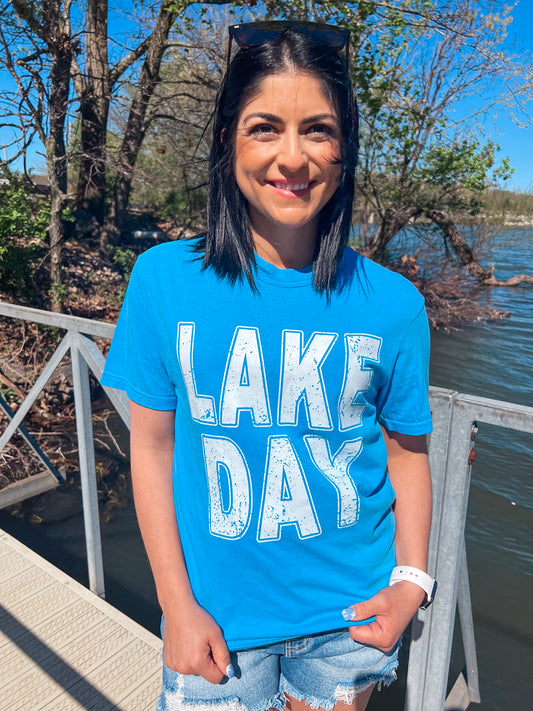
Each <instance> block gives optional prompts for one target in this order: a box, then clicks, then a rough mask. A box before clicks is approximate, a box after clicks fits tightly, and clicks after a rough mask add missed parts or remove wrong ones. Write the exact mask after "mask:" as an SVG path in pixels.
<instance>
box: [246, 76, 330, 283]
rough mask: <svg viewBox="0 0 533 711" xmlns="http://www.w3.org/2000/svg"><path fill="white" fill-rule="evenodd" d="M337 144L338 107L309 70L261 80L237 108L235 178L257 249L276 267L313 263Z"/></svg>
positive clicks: (302, 265)
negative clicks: (245, 206)
mask: <svg viewBox="0 0 533 711" xmlns="http://www.w3.org/2000/svg"><path fill="white" fill-rule="evenodd" d="M339 143H340V129H339V122H338V119H337V116H336V112H335V109H334V107H332V106H331V104H330V103H329V101H328V99H327V98H326V97H325V96H324V93H323V91H322V87H321V85H320V82H319V81H318V79H316V78H315V77H314V76H313V75H310V74H306V73H303V72H285V73H282V74H274V75H272V76H269V77H266V78H265V79H264V80H263V83H262V85H261V91H260V92H259V93H258V94H257V95H256V96H254V97H253V98H252V99H251V101H250V102H249V103H248V104H247V105H246V106H245V108H244V110H243V111H242V113H241V116H240V118H239V122H238V129H237V138H236V142H235V178H236V180H237V185H238V186H239V188H240V190H241V192H242V194H243V195H244V197H245V198H246V200H247V201H248V214H249V216H250V223H251V228H252V235H253V240H254V244H255V248H256V251H257V253H258V254H259V255H261V256H262V257H264V258H266V259H267V260H268V261H270V262H271V263H273V264H275V265H276V266H279V267H292V268H296V269H298V268H302V267H306V266H308V265H310V264H311V263H312V261H313V256H314V253H315V243H316V236H317V232H318V225H317V223H318V215H319V213H320V211H321V210H322V208H323V207H324V206H325V205H326V204H327V202H328V201H329V200H330V198H331V197H332V196H333V194H334V193H335V191H336V190H337V188H338V185H339V178H340V173H341V168H340V165H339V156H340V146H339Z"/></svg>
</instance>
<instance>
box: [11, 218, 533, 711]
mask: <svg viewBox="0 0 533 711" xmlns="http://www.w3.org/2000/svg"><path fill="white" fill-rule="evenodd" d="M489 262H494V263H495V264H496V275H497V276H498V277H499V278H507V277H508V276H511V275H513V274H516V273H522V272H526V273H529V274H533V229H531V228H523V227H521V228H508V229H505V230H503V231H502V232H501V233H500V234H499V235H498V237H497V238H496V240H495V241H494V244H493V245H492V246H491V248H490V249H489V250H487V254H486V263H489ZM484 298H485V299H486V301H487V303H488V304H490V305H491V306H493V307H494V308H496V309H503V310H506V311H509V312H510V313H511V316H510V317H509V318H507V319H503V320H499V321H493V322H488V323H476V324H473V325H468V326H466V327H464V328H463V329H462V330H460V331H454V332H451V333H445V332H436V333H434V334H433V335H432V359H431V376H430V380H431V384H432V385H435V386H441V387H445V388H451V389H455V390H458V391H460V392H464V393H470V394H475V395H482V396H483V397H489V398H493V399H496V400H505V401H509V402H515V403H520V404H524V405H530V406H531V405H533V377H532V372H533V337H532V333H533V288H532V287H527V286H521V287H515V288H513V289H507V288H491V289H488V290H487V293H486V295H485V296H484ZM476 451H477V459H476V461H475V463H474V465H473V470H472V485H471V491H470V499H469V510H468V520H467V531H466V541H467V554H468V562H469V570H470V583H471V588H472V601H473V610H474V623H475V634H476V641H477V649H478V661H479V666H480V686H481V695H482V699H483V701H482V703H481V704H480V705H478V706H473V708H478V709H481V710H482V711H509V710H512V711H529V709H530V708H531V698H533V674H532V673H531V670H532V669H533V614H532V613H533V609H532V600H533V566H532V562H533V537H532V531H533V527H532V523H533V471H532V469H533V465H532V462H533V435H523V434H520V433H514V432H512V431H510V430H502V429H497V428H494V427H490V426H483V425H481V427H480V431H479V434H478V437H477V440H476ZM54 495H57V494H54ZM0 527H2V528H4V529H6V530H8V531H10V532H11V533H12V534H13V535H15V536H16V537H18V538H19V539H20V540H22V541H23V542H25V543H26V544H27V545H30V546H31V547H33V548H34V549H35V550H37V551H38V552H39V553H41V554H42V555H44V556H45V557H46V558H47V559H48V560H51V561H52V562H53V563H55V564H56V565H58V566H60V567H61V568H63V569H64V570H66V571H67V572H69V573H70V574H71V575H73V576H74V577H76V578H78V579H79V580H81V581H82V582H83V583H85V584H87V571H86V563H85V552H84V538H83V521H82V519H81V517H80V516H77V517H73V518H69V519H68V520H63V521H57V522H49V523H45V524H40V525H32V524H29V523H27V522H24V521H21V520H18V519H14V518H12V517H10V516H9V515H8V514H7V513H6V512H1V511H0ZM102 530H103V547H104V559H105V560H104V564H105V570H106V595H107V599H108V600H109V601H110V602H111V603H112V604H114V605H116V606H117V607H119V608H120V609H122V610H123V611H124V612H125V613H126V614H129V615H130V616H131V617H133V618H135V619H137V620H138V621H139V622H141V623H142V624H144V625H145V626H146V627H148V628H149V629H151V630H152V631H154V632H156V633H157V631H158V627H159V611H158V607H157V602H156V597H155V590H154V587H153V583H152V581H151V576H150V573H149V569H148V565H147V561H146V556H145V554H144V550H143V548H142V543H141V541H140V536H139V534H138V532H137V529H136V524H135V515H134V513H133V511H132V510H131V508H129V509H126V510H119V511H117V512H116V513H115V516H114V519H113V520H112V521H111V523H109V524H105V525H104V526H103V529H102ZM455 647H456V650H455V652H454V654H455V658H454V660H453V663H452V666H453V672H454V673H455V676H456V675H457V673H458V672H459V671H460V669H461V668H462V665H463V660H462V658H461V656H460V651H461V650H460V647H459V646H458V645H457V644H456V645H455ZM455 676H454V679H455ZM402 707H403V704H402V684H401V683H400V684H396V685H393V686H392V687H390V689H388V690H386V691H385V692H383V693H382V694H380V695H377V696H376V698H375V699H373V700H372V701H371V704H370V705H369V711H371V710H374V711H381V710H382V711H385V709H388V710H389V711H390V710H391V709H394V710H395V711H396V710H398V711H400V710H401V709H402ZM424 711H434V710H433V709H425V710H424Z"/></svg>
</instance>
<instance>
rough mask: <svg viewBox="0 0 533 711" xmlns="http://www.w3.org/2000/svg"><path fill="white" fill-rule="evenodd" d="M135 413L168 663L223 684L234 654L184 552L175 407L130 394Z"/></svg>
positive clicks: (134, 454)
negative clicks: (142, 401)
mask: <svg viewBox="0 0 533 711" xmlns="http://www.w3.org/2000/svg"><path fill="white" fill-rule="evenodd" d="M130 415H131V432H130V438H131V439H130V442H131V476H132V483H133V494H134V499H135V508H136V511H137V518H138V521H139V527H140V529H141V534H142V537H143V541H144V545H145V548H146V552H147V554H148V559H149V561H150V566H151V568H152V573H153V575H154V580H155V584H156V589H157V596H158V600H159V604H160V605H161V609H162V610H163V614H164V616H165V625H164V635H163V636H164V650H165V664H166V665H167V666H168V667H170V668H171V669H174V670H175V671H179V672H180V673H182V674H196V675H200V676H203V677H204V679H206V680H207V681H210V682H211V683H213V684H217V683H219V682H220V681H221V679H222V678H223V677H224V676H225V674H226V670H227V667H228V665H229V664H230V656H229V652H228V649H227V646H226V642H225V641H224V638H223V636H222V632H221V630H220V628H219V626H218V625H217V623H216V622H215V620H214V619H213V618H212V617H211V616H210V615H209V614H208V613H207V612H206V611H205V610H204V609H203V608H202V607H200V606H199V605H198V603H197V602H196V600H195V599H194V595H193V592H192V590H191V586H190V583H189V577H188V575H187V568H186V565H185V560H184V558H183V551H182V548H181V542H180V537H179V531H178V524H177V521H176V513H175V510H174V496H173V488H172V462H173V456H174V417H175V413H174V412H173V411H170V412H169V411H159V410H150V409H148V408H146V407H142V406H141V405H137V404H136V403H134V402H132V401H131V400H130Z"/></svg>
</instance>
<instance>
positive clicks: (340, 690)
mask: <svg viewBox="0 0 533 711" xmlns="http://www.w3.org/2000/svg"><path fill="white" fill-rule="evenodd" d="M399 646H400V645H399V644H398V645H396V647H395V648H394V650H392V651H391V652H388V653H383V652H380V651H379V650H378V649H376V648H375V647H368V646H366V645H362V644H359V643H358V642H354V641H353V640H352V638H351V637H350V635H349V634H348V630H346V629H342V630H336V631H334V632H326V633H323V634H315V635H312V636H310V637H298V638H296V639H291V640H289V641H288V642H278V643H275V644H270V645H268V646H266V647H257V648H255V649H247V650H244V651H241V652H232V653H231V663H232V664H233V667H234V669H235V676H234V677H233V678H232V679H228V678H227V677H225V678H224V679H223V680H222V681H221V682H220V684H211V683H209V682H208V681H206V680H205V679H203V678H202V677H201V676H189V675H183V674H179V673H178V672H175V671H172V670H171V669H169V668H168V667H166V666H163V689H162V692H161V696H160V697H159V701H158V704H157V711H193V710H194V711H267V710H268V709H278V710H279V711H281V709H283V708H284V706H285V694H289V695H290V696H292V697H293V698H294V699H297V700H299V701H301V700H303V701H305V703H306V704H307V705H308V706H310V707H311V708H314V709H318V708H320V709H325V710H326V711H331V709H333V707H334V706H335V704H337V703H338V702H339V701H344V702H345V703H347V704H350V703H352V702H353V700H354V699H355V697H356V696H357V695H358V694H359V693H360V692H362V691H364V690H365V689H366V688H368V687H369V686H371V685H372V684H385V685H388V684H390V683H391V682H392V681H394V680H395V679H396V668H397V666H398V649H399Z"/></svg>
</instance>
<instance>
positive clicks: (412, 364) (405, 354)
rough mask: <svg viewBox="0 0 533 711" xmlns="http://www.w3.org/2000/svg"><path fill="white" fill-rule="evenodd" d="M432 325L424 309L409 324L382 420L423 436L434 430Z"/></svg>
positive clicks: (386, 391) (389, 426) (386, 393)
mask: <svg viewBox="0 0 533 711" xmlns="http://www.w3.org/2000/svg"><path fill="white" fill-rule="evenodd" d="M428 390H429V326H428V321H427V316H426V311H425V309H424V308H422V309H421V310H420V311H419V313H418V314H417V316H416V317H415V318H414V319H413V321H412V322H411V324H410V325H409V326H408V328H407V330H406V332H405V334H404V338H403V340H402V343H401V345H400V348H399V351H398V355H397V358H396V362H395V364H394V367H393V371H392V376H391V378H390V380H389V383H388V385H387V387H386V388H384V391H383V393H382V394H381V398H380V402H379V403H378V404H379V407H378V419H379V421H380V423H381V424H382V425H384V426H385V427H386V428H387V429H388V430H391V431H394V432H400V433H401V434H409V435H421V434H428V433H429V432H431V430H432V424H431V412H430V409H429V398H428Z"/></svg>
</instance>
